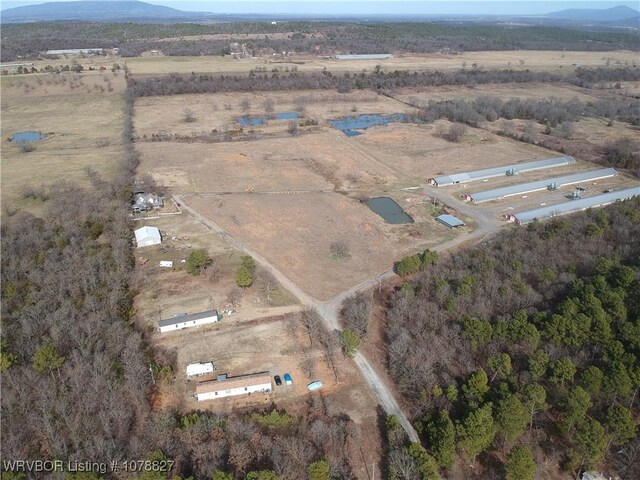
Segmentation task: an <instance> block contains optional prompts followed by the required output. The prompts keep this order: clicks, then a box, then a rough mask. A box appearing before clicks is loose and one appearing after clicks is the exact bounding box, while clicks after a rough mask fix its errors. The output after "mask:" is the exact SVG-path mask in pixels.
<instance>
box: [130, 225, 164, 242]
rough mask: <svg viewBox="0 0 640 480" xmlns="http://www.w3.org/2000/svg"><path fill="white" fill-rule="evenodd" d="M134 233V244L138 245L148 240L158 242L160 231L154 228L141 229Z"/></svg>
mask: <svg viewBox="0 0 640 480" xmlns="http://www.w3.org/2000/svg"><path fill="white" fill-rule="evenodd" d="M134 233H135V234H136V242H138V243H140V242H144V241H145V240H147V239H149V238H151V239H153V240H157V241H158V242H160V230H158V229H157V228H156V227H142V228H139V229H137V230H136V231H135V232H134Z"/></svg>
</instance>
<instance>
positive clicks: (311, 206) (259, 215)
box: [185, 193, 442, 299]
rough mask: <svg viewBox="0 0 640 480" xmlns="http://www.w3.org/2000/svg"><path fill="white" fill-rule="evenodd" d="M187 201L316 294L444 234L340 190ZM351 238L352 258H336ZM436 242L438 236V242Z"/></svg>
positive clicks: (356, 279) (342, 286)
mask: <svg viewBox="0 0 640 480" xmlns="http://www.w3.org/2000/svg"><path fill="white" fill-rule="evenodd" d="M185 201H186V202H187V203H188V204H189V205H191V206H193V207H194V208H196V209H197V210H198V211H199V212H200V213H201V214H202V215H204V216H205V217H208V218H211V219H212V220H213V221H215V222H216V223H218V224H219V225H221V226H222V227H223V228H224V229H225V230H227V231H228V232H229V233H230V234H231V235H232V236H234V237H236V238H239V239H240V240H241V241H243V242H244V243H246V245H247V246H248V247H249V248H251V249H254V250H256V251H257V252H258V253H259V254H260V255H263V256H265V257H266V258H268V259H269V261H270V262H271V263H273V264H274V265H275V266H276V267H277V268H278V269H279V270H281V271H282V272H285V275H287V276H288V277H289V278H290V279H291V280H292V281H293V282H294V283H296V284H297V285H299V286H300V287H301V288H302V289H303V290H305V291H306V292H307V293H309V294H310V295H311V296H312V297H314V298H318V299H328V298H331V297H332V296H334V295H336V294H338V293H340V292H342V291H344V290H347V289H348V288H350V287H352V286H353V285H356V284H358V283H360V282H362V281H364V280H366V279H368V278H371V277H373V276H375V275H377V274H379V273H381V272H383V271H385V270H387V269H389V268H391V266H392V263H393V259H394V258H398V257H400V256H402V254H403V252H407V251H411V250H413V249H415V248H417V245H419V244H422V243H426V242H428V241H429V238H430V229H433V230H435V232H434V233H436V234H437V235H441V234H442V232H441V231H440V229H439V228H436V226H435V222H434V221H433V220H425V222H424V224H423V226H422V229H423V230H424V236H423V237H419V238H415V237H413V236H411V235H409V233H410V232H412V231H413V229H415V228H416V224H412V225H389V224H386V223H384V221H383V220H382V219H381V218H380V217H379V216H378V215H376V214H375V213H373V212H372V211H371V210H369V208H368V207H367V206H366V205H364V204H362V203H360V202H358V201H356V200H353V199H350V198H347V197H345V196H343V195H339V194H336V193H309V194H297V195H296V194H274V195H226V196H223V197H218V198H213V197H209V196H206V197H204V196H189V197H186V198H185ZM338 239H346V240H347V241H348V244H349V253H350V256H348V257H346V258H340V259H336V258H334V257H333V256H332V254H331V242H333V241H335V240H338ZM434 240H435V238H434Z"/></svg>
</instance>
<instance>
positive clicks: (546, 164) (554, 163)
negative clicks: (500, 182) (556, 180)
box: [429, 156, 576, 187]
mask: <svg viewBox="0 0 640 480" xmlns="http://www.w3.org/2000/svg"><path fill="white" fill-rule="evenodd" d="M573 163H576V160H575V159H574V158H573V157H569V156H566V157H556V158H547V159H546V160H537V161H535V162H525V163H514V164H513V165H504V166H502V167H492V168H485V169H483V170H475V171H473V172H466V173H455V174H453V175H444V176H441V177H433V178H430V179H429V183H431V184H433V185H437V186H439V187H444V186H446V185H454V184H456V183H467V182H472V181H474V180H484V179H485V178H493V177H503V176H506V175H507V172H509V174H510V175H517V174H519V173H525V172H532V171H534V170H543V169H545V168H554V167H561V166H563V165H571V164H573Z"/></svg>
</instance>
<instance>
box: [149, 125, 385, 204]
mask: <svg viewBox="0 0 640 480" xmlns="http://www.w3.org/2000/svg"><path fill="white" fill-rule="evenodd" d="M138 149H139V151H140V152H141V153H142V162H141V165H140V171H141V172H148V173H150V174H151V175H152V176H153V177H154V178H155V180H156V181H157V182H159V183H162V184H164V185H166V186H170V187H171V190H172V192H174V193H189V192H195V193H206V192H242V191H245V190H247V189H254V190H255V191H290V190H298V191H300V190H304V191H307V190H313V191H319V190H331V189H333V188H334V187H337V188H341V189H344V188H349V187H352V188H353V187H354V186H359V187H362V186H363V185H379V184H385V183H388V182H393V181H395V180H396V176H395V174H394V172H393V171H391V170H390V169H388V168H385V166H384V165H380V164H377V163H375V162H371V161H370V159H369V158H368V157H367V156H366V155H365V154H364V153H363V152H361V151H360V150H359V149H358V148H357V147H354V146H353V144H351V143H350V142H348V141H347V139H346V137H345V136H344V135H343V134H342V133H341V132H337V131H335V130H333V131H332V130H325V131H322V132H319V133H317V134H315V133H314V134H304V135H301V136H298V137H291V136H286V137H283V138H268V139H264V140H258V141H251V142H233V143H216V144H207V143H178V142H147V143H145V142H141V143H139V144H138Z"/></svg>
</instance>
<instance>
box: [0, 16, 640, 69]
mask: <svg viewBox="0 0 640 480" xmlns="http://www.w3.org/2000/svg"><path fill="white" fill-rule="evenodd" d="M220 33H222V34H227V35H229V38H227V39H223V38H218V39H212V38H208V39H204V40H192V39H182V38H180V37H184V36H196V35H211V34H220ZM271 33H280V34H283V33H284V34H287V35H286V36H278V37H267V36H263V34H264V35H267V34H271ZM241 34H252V35H253V38H251V39H248V40H247V39H243V38H242V37H240V36H239V35H241ZM234 35H238V37H237V38H235V39H234ZM169 38H170V39H171V40H166V39H169ZM163 39H165V40H163ZM233 41H238V42H242V43H246V44H247V48H248V50H249V51H250V52H251V53H252V55H260V54H271V53H274V52H277V53H280V52H283V51H286V52H293V53H308V54H316V55H317V54H321V55H328V54H335V53H381V52H382V53H386V52H396V51H405V52H413V53H431V52H439V51H447V52H462V51H479V50H562V49H566V50H576V51H603V52H605V51H612V50H620V49H627V50H638V49H640V37H638V36H637V35H633V34H629V33H619V32H606V31H599V32H595V31H588V30H575V29H566V28H558V27H531V26H523V27H514V26H509V27H503V26H492V25H458V24H455V25H453V24H446V23H425V22H420V23H417V22H416V23H414V22H405V23H369V24H361V23H356V22H354V23H343V22H342V23H341V22H336V23H327V22H304V21H293V22H279V23H278V24H277V25H272V24H271V23H270V22H219V23H211V24H197V23H183V24H172V25H163V24H132V23H84V22H55V23H47V22H39V23H33V24H20V25H16V24H8V25H3V27H2V44H1V46H0V47H1V53H2V60H3V61H5V62H6V61H11V60H15V59H17V58H19V57H26V58H35V57H37V56H38V55H39V54H41V53H42V52H44V51H46V50H50V49H64V48H114V47H117V48H119V49H120V53H121V55H123V56H128V57H131V56H138V55H140V53H142V52H144V51H148V50H152V49H157V50H162V51H163V52H164V53H165V54H166V55H186V56H194V55H195V56H199V55H225V54H229V53H230V50H229V42H233Z"/></svg>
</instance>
